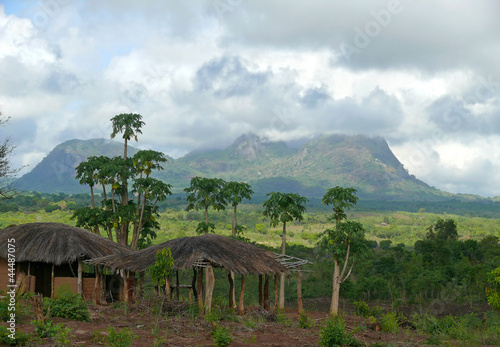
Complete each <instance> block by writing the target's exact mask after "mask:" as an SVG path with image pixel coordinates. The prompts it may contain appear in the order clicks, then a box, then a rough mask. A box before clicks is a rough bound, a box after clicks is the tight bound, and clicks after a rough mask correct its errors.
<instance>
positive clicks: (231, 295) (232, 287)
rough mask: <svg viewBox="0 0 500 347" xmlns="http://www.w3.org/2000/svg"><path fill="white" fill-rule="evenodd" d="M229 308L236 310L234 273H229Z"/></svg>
mask: <svg viewBox="0 0 500 347" xmlns="http://www.w3.org/2000/svg"><path fill="white" fill-rule="evenodd" d="M228 278H229V307H232V308H236V307H238V306H237V305H236V287H235V285H234V271H229V273H228Z"/></svg>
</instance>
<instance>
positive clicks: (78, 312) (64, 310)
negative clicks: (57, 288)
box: [43, 290, 90, 322]
mask: <svg viewBox="0 0 500 347" xmlns="http://www.w3.org/2000/svg"><path fill="white" fill-rule="evenodd" d="M49 306H50V316H51V317H61V318H66V319H71V320H78V321H84V322H88V321H89V320H90V314H89V308H88V306H87V303H86V302H85V300H83V298H82V297H81V296H80V294H78V293H72V292H71V291H69V290H63V291H61V292H60V293H59V294H58V295H57V296H56V297H55V298H44V299H43V307H44V310H47V308H48V307H49Z"/></svg>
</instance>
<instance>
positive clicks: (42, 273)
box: [30, 263, 52, 297]
mask: <svg viewBox="0 0 500 347" xmlns="http://www.w3.org/2000/svg"><path fill="white" fill-rule="evenodd" d="M30 266H31V270H30V272H31V274H32V275H33V276H35V278H36V282H35V292H37V293H41V294H42V295H43V296H48V297H50V294H51V292H52V264H48V263H31V265H30Z"/></svg>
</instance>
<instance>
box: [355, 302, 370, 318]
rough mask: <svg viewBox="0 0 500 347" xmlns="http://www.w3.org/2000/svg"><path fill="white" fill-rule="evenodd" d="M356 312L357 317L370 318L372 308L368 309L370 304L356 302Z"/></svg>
mask: <svg viewBox="0 0 500 347" xmlns="http://www.w3.org/2000/svg"><path fill="white" fill-rule="evenodd" d="M353 305H354V310H355V312H356V315H357V316H361V317H365V318H366V317H368V316H370V308H369V307H368V304H367V303H366V302H364V301H354V302H353Z"/></svg>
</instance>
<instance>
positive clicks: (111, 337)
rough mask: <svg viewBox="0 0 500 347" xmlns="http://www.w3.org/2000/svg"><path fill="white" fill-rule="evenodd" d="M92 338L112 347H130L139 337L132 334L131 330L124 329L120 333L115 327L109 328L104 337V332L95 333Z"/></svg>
mask: <svg viewBox="0 0 500 347" xmlns="http://www.w3.org/2000/svg"><path fill="white" fill-rule="evenodd" d="M92 336H93V340H94V341H95V342H98V343H102V344H104V345H105V346H111V347H128V346H130V345H131V344H132V341H133V340H134V339H135V338H136V337H137V335H134V334H133V333H132V330H130V328H123V329H121V330H120V331H116V329H115V327H108V328H107V329H106V335H103V334H102V332H99V331H94V332H93V333H92Z"/></svg>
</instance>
